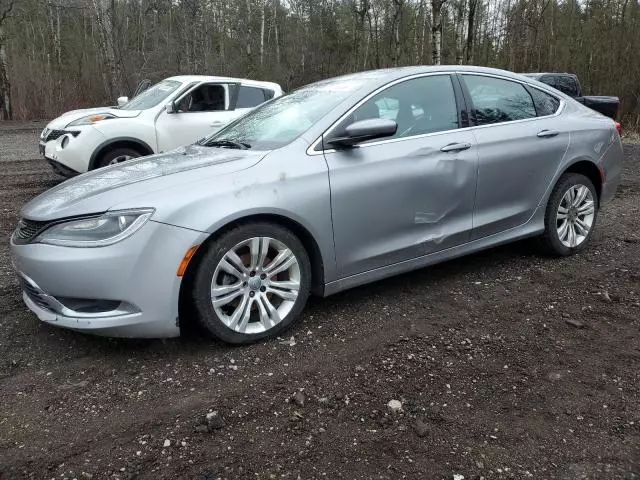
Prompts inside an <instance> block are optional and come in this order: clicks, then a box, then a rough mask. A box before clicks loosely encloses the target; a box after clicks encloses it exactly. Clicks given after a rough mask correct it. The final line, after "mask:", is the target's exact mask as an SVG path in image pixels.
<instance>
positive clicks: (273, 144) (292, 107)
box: [198, 79, 363, 150]
mask: <svg viewBox="0 0 640 480" xmlns="http://www.w3.org/2000/svg"><path fill="white" fill-rule="evenodd" d="M362 84H363V82H362V81H359V80H352V79H350V80H343V79H335V80H329V81H323V82H318V83H314V84H312V85H309V86H307V87H303V88H300V89H298V90H295V91H293V92H291V93H290V94H288V95H284V96H282V97H279V98H276V99H275V100H272V101H270V102H267V103H265V104H263V105H262V106H260V107H258V108H256V109H255V110H253V111H251V112H250V113H248V114H247V115H245V116H243V117H241V118H240V119H238V120H236V121H235V122H233V123H230V124H229V125H228V126H227V127H225V128H223V129H222V130H220V131H219V132H216V133H214V134H213V135H211V136H209V137H207V138H204V139H203V140H201V141H200V142H198V143H200V144H201V145H209V146H219V147H227V148H231V144H230V142H233V143H236V144H241V145H243V146H245V147H246V148H256V149H265V150H271V149H274V148H280V147H283V146H285V145H287V144H288V143H290V142H292V141H293V140H295V139H296V138H298V137H299V136H300V135H302V134H303V133H304V132H306V131H307V130H308V129H309V128H310V127H311V126H312V125H313V124H314V123H316V122H317V121H318V120H320V119H321V118H322V117H323V116H324V115H326V114H327V113H328V112H329V111H330V110H331V109H332V108H333V107H335V106H336V105H338V103H340V102H341V101H342V100H344V99H345V98H347V97H348V96H349V95H350V94H351V93H352V92H353V91H355V90H356V89H357V88H359V87H361V86H362Z"/></svg>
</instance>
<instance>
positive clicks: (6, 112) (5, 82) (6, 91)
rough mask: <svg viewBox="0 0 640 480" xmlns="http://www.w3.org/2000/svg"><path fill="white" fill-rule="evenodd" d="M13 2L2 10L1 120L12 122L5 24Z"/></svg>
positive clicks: (0, 14) (0, 47) (0, 13)
mask: <svg viewBox="0 0 640 480" xmlns="http://www.w3.org/2000/svg"><path fill="white" fill-rule="evenodd" d="M13 4H14V2H13V0H12V1H10V2H9V3H8V5H7V6H6V8H4V9H3V10H0V120H11V118H12V117H13V114H12V111H11V84H10V83H9V63H8V61H7V45H6V38H5V36H4V28H3V24H4V22H5V21H6V20H7V18H9V15H10V14H11V10H12V9H13Z"/></svg>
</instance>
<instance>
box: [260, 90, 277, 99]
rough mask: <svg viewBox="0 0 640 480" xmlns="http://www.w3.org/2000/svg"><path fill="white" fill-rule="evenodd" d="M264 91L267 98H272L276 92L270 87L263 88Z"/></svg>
mask: <svg viewBox="0 0 640 480" xmlns="http://www.w3.org/2000/svg"><path fill="white" fill-rule="evenodd" d="M262 91H263V92H264V99H265V101H266V100H271V99H272V98H273V97H274V96H275V94H276V92H274V91H273V90H269V89H268V88H263V89H262Z"/></svg>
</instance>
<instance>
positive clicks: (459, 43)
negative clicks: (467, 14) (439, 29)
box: [455, 0, 465, 65]
mask: <svg viewBox="0 0 640 480" xmlns="http://www.w3.org/2000/svg"><path fill="white" fill-rule="evenodd" d="M464 7H465V0H458V5H457V6H456V19H455V29H456V65H462V60H463V59H464V51H463V49H464V47H463V40H462V38H463V37H464V10H465V9H464Z"/></svg>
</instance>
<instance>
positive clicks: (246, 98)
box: [236, 85, 265, 108]
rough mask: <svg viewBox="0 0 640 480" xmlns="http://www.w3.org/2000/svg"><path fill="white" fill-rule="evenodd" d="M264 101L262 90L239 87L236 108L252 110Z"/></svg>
mask: <svg viewBox="0 0 640 480" xmlns="http://www.w3.org/2000/svg"><path fill="white" fill-rule="evenodd" d="M264 101H265V94H264V90H262V89H261V88H255V87H247V86H245V85H240V88H239V89H238V100H237V101H236V108H253V107H257V106H258V105H260V104H261V103H264Z"/></svg>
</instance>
